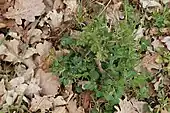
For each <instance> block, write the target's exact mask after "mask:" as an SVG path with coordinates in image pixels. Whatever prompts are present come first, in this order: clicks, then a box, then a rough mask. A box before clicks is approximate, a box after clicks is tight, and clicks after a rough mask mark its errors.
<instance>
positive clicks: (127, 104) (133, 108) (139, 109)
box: [115, 97, 146, 113]
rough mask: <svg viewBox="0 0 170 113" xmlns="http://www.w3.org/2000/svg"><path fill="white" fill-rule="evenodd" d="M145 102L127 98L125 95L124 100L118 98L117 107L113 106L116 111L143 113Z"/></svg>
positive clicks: (119, 112)
mask: <svg viewBox="0 0 170 113" xmlns="http://www.w3.org/2000/svg"><path fill="white" fill-rule="evenodd" d="M145 104H146V103H145V102H142V101H138V100H136V99H131V100H129V101H128V100H127V97H125V99H124V100H121V99H120V102H119V106H120V108H119V107H117V106H115V108H116V110H117V112H116V113H145V112H146V111H144V105H145Z"/></svg>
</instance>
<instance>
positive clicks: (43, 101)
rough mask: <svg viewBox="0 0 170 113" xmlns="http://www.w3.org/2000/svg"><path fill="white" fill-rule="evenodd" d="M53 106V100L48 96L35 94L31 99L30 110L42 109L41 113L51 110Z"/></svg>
mask: <svg viewBox="0 0 170 113" xmlns="http://www.w3.org/2000/svg"><path fill="white" fill-rule="evenodd" d="M51 107H52V102H51V101H49V99H48V97H47V96H43V97H40V96H38V95H35V97H34V98H33V99H32V101H31V107H30V109H29V110H30V111H32V112H36V111H37V110H39V109H40V110H41V113H45V111H46V110H49V109H50V108H51Z"/></svg>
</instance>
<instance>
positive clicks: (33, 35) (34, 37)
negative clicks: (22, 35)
mask: <svg viewBox="0 0 170 113" xmlns="http://www.w3.org/2000/svg"><path fill="white" fill-rule="evenodd" d="M27 34H28V37H30V43H31V44H33V43H35V42H38V41H40V40H41V34H42V31H41V30H40V29H33V30H29V31H28V33H27Z"/></svg>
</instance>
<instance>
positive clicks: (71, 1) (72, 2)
mask: <svg viewBox="0 0 170 113" xmlns="http://www.w3.org/2000/svg"><path fill="white" fill-rule="evenodd" d="M63 3H65V4H66V5H67V6H66V7H67V9H66V11H69V12H72V13H75V12H76V10H77V7H78V4H77V0H64V1H63Z"/></svg>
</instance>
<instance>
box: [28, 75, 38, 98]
mask: <svg viewBox="0 0 170 113" xmlns="http://www.w3.org/2000/svg"><path fill="white" fill-rule="evenodd" d="M28 84H29V85H28V87H27V89H26V90H25V95H26V96H29V97H32V96H33V95H39V92H40V91H41V88H40V87H39V85H38V82H37V80H36V78H32V79H31V81H30V82H29V83H28Z"/></svg>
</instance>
